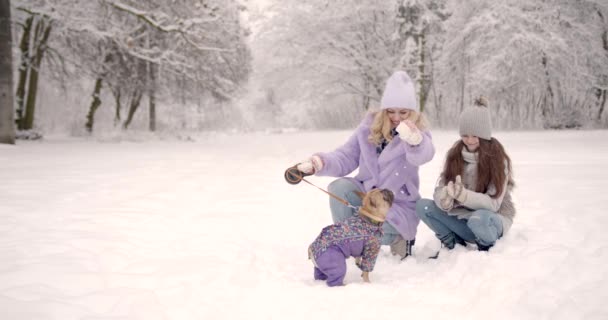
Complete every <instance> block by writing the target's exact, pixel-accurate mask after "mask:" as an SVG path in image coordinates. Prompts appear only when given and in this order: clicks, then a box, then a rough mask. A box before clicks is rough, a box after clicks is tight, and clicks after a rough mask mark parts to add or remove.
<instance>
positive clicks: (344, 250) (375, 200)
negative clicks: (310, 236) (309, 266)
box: [308, 189, 394, 287]
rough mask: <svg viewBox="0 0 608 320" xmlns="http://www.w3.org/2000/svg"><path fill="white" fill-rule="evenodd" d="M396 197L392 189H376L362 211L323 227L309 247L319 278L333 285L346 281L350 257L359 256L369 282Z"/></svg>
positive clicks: (359, 265) (309, 254)
mask: <svg viewBox="0 0 608 320" xmlns="http://www.w3.org/2000/svg"><path fill="white" fill-rule="evenodd" d="M374 194H375V195H380V196H376V197H374V196H373V195H374ZM393 198H394V196H393V193H392V192H391V191H390V190H387V189H383V190H379V189H375V190H372V191H371V192H369V193H368V194H367V195H366V196H365V197H364V199H363V207H361V208H360V209H359V212H358V214H356V215H355V216H352V217H350V218H348V219H346V220H344V221H342V222H338V223H335V224H332V225H330V226H327V227H325V228H323V230H322V231H321V233H320V234H319V236H317V238H316V239H315V241H314V242H313V243H312V244H311V245H310V246H309V247H308V257H309V258H310V259H311V260H312V262H313V264H314V265H315V268H314V278H315V280H326V281H327V285H328V286H330V287H333V286H341V285H343V280H344V276H345V275H346V259H348V258H349V257H355V258H356V259H355V263H356V265H357V267H359V269H361V271H363V274H362V277H363V280H364V281H365V282H369V278H368V274H369V272H371V271H372V270H374V265H375V264H376V258H378V253H379V252H380V246H381V245H382V236H383V231H382V223H383V222H384V219H385V218H386V212H387V211H388V209H389V208H390V206H391V204H392V201H393ZM380 199H382V200H384V201H382V200H380ZM366 205H367V206H366ZM370 209H371V210H370Z"/></svg>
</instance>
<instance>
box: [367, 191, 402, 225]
mask: <svg viewBox="0 0 608 320" xmlns="http://www.w3.org/2000/svg"><path fill="white" fill-rule="evenodd" d="M394 199H395V195H393V192H391V191H390V190H388V189H373V190H372V191H370V192H368V193H366V194H365V196H364V197H363V208H364V209H365V210H367V211H369V212H370V213H371V214H372V215H373V216H376V217H378V218H381V219H382V221H384V219H385V218H386V214H387V213H388V210H389V209H390V208H391V206H392V205H393V200H394Z"/></svg>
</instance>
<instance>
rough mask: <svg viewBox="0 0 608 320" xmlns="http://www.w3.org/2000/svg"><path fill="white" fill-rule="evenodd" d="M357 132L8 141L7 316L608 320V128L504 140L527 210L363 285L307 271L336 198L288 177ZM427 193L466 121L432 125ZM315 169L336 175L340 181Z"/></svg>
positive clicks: (2, 265)
mask: <svg viewBox="0 0 608 320" xmlns="http://www.w3.org/2000/svg"><path fill="white" fill-rule="evenodd" d="M348 134H349V132H343V131H340V132H315V133H288V134H273V135H263V134H258V135H248V136H244V135H243V136H242V135H215V136H207V137H202V138H200V139H197V142H183V141H148V142H116V141H84V140H74V139H60V138H55V139H53V138H50V139H47V140H45V141H42V142H19V144H18V145H16V146H7V145H0V315H1V316H0V318H1V319H10V320H21V319H27V320H33V319H61V320H69V319H95V320H102V319H108V320H109V319H142V320H143V319H145V320H153V319H307V320H311V319H314V320H319V319H396V318H399V319H568V320H571V319H607V318H608V303H607V299H608V267H607V266H606V264H608V232H607V231H606V228H608V200H606V199H607V197H606V194H605V193H606V188H607V186H608V131H567V132H515V133H503V132H499V133H497V134H495V136H496V137H498V138H499V139H501V141H503V143H504V145H505V146H506V148H507V150H508V152H509V153H510V155H511V156H512V159H513V161H514V164H515V166H514V171H515V175H516V176H515V178H516V182H517V183H518V188H517V189H516V192H515V200H516V201H517V206H518V210H519V212H518V216H517V217H516V220H515V223H514V225H513V228H512V229H511V232H510V233H509V234H508V235H507V236H506V237H504V238H503V239H502V240H500V241H499V242H498V244H497V245H496V246H495V247H494V248H493V249H492V250H491V251H490V252H489V253H480V252H477V251H473V250H470V249H466V248H462V247H459V248H457V249H456V250H454V251H452V252H448V253H446V254H442V255H441V256H440V258H439V259H438V260H426V259H423V258H422V257H421V256H422V253H423V252H425V251H430V250H432V249H433V248H435V247H437V246H438V242H437V241H436V240H435V239H434V237H433V235H432V234H431V232H430V231H429V229H427V227H426V226H424V225H421V226H420V227H419V234H418V240H417V241H418V242H417V243H418V245H417V246H416V247H415V249H416V251H417V252H418V258H409V259H408V260H407V261H405V262H399V261H397V259H395V258H393V257H391V256H390V254H389V253H388V248H383V252H382V253H381V256H380V257H379V260H378V263H377V264H376V271H374V272H373V273H372V274H371V280H372V283H371V284H362V283H361V281H360V278H359V271H358V270H357V269H356V267H355V266H354V262H353V261H352V260H351V261H349V271H348V275H347V278H346V281H347V285H346V286H345V287H340V288H328V287H326V286H325V284H324V283H323V282H315V281H313V280H312V265H311V263H310V261H308V260H307V259H306V249H307V246H308V245H309V243H310V242H311V241H312V240H313V239H314V237H315V236H316V235H317V234H318V232H319V231H320V229H321V228H322V227H323V226H325V225H327V224H329V223H330V214H329V209H328V205H327V202H328V199H327V196H326V195H324V194H323V193H321V192H320V191H319V190H317V189H315V188H313V187H311V186H309V185H305V184H301V185H297V186H291V185H288V184H286V183H285V182H284V180H283V171H284V169H285V168H287V167H288V166H290V165H292V164H293V163H295V162H297V161H299V160H301V159H303V158H304V157H306V156H308V155H309V154H310V153H312V152H314V151H328V150H331V149H333V148H334V147H336V146H338V145H340V144H341V143H342V142H344V141H345V139H346V138H347V136H348ZM434 135H435V145H436V148H437V150H438V153H437V155H436V157H435V159H434V160H433V162H432V163H430V164H427V165H426V166H424V167H423V168H422V169H421V177H422V194H423V196H426V197H429V196H430V195H431V190H432V188H433V184H434V182H435V179H436V177H437V175H438V173H439V170H440V167H441V163H442V161H443V157H444V153H445V151H446V150H447V149H448V147H449V146H450V145H451V144H452V142H453V141H454V139H456V138H457V136H456V133H455V132H452V131H450V132H439V131H436V132H435V133H434ZM310 180H311V181H313V182H315V183H317V184H319V185H320V186H323V187H325V186H327V183H328V182H329V181H331V180H330V179H328V178H317V177H312V178H311V179H310Z"/></svg>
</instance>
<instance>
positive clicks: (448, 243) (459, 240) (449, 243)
mask: <svg viewBox="0 0 608 320" xmlns="http://www.w3.org/2000/svg"><path fill="white" fill-rule="evenodd" d="M456 244H459V245H461V246H463V247H466V246H467V243H466V241H464V240H463V239H462V238H461V237H459V236H457V235H454V238H453V239H452V241H443V240H442V241H441V249H443V248H445V249H447V250H452V249H454V247H456ZM439 252H441V250H439V251H437V253H435V254H434V255H432V256H430V257H429V259H437V258H438V257H439Z"/></svg>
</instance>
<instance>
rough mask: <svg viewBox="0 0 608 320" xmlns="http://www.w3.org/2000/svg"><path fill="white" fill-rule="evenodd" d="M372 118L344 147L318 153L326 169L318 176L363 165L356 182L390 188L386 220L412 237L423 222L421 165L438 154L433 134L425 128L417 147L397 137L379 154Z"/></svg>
mask: <svg viewBox="0 0 608 320" xmlns="http://www.w3.org/2000/svg"><path fill="white" fill-rule="evenodd" d="M372 120H373V115H372V114H369V115H367V116H366V117H365V119H363V121H362V122H361V124H360V125H359V126H358V127H357V129H355V132H354V133H353V135H352V136H351V137H350V138H349V139H348V141H346V143H345V144H344V145H343V146H341V147H339V148H337V149H336V150H334V151H333V152H321V153H317V154H316V155H318V156H319V157H321V159H322V160H323V168H322V169H321V170H319V171H318V172H317V173H316V175H319V176H332V177H343V176H346V175H348V174H350V173H351V172H353V171H354V170H355V169H357V168H359V172H358V173H357V175H356V176H355V177H354V178H353V181H354V182H356V183H358V184H359V186H360V187H361V189H362V190H363V191H365V192H368V191H370V190H371V189H373V188H386V189H389V190H391V191H392V192H393V193H394V194H395V200H394V201H393V206H392V207H391V209H390V211H389V212H388V215H387V219H386V221H388V222H389V223H390V224H391V225H392V226H393V227H394V228H395V229H396V230H397V231H399V233H400V234H401V235H402V236H403V238H404V239H406V240H412V239H414V238H415V237H416V228H417V227H418V223H419V222H420V220H419V219H418V217H417V216H416V201H417V200H418V199H420V194H419V192H418V188H419V186H420V179H419V177H418V167H419V166H421V165H423V164H425V163H427V162H429V161H431V159H433V156H434V155H435V147H434V146H433V140H432V137H431V133H430V132H429V131H422V132H421V133H422V142H421V143H420V144H419V145H417V146H411V145H409V144H408V143H407V142H405V141H403V140H401V139H400V138H398V137H395V139H393V140H392V141H391V142H390V143H389V144H388V145H387V146H386V147H385V148H384V150H383V151H382V153H381V154H380V155H379V156H378V155H377V153H376V146H375V145H374V144H372V143H371V142H369V140H368V137H369V135H370V133H371V131H370V126H371V123H372Z"/></svg>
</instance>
